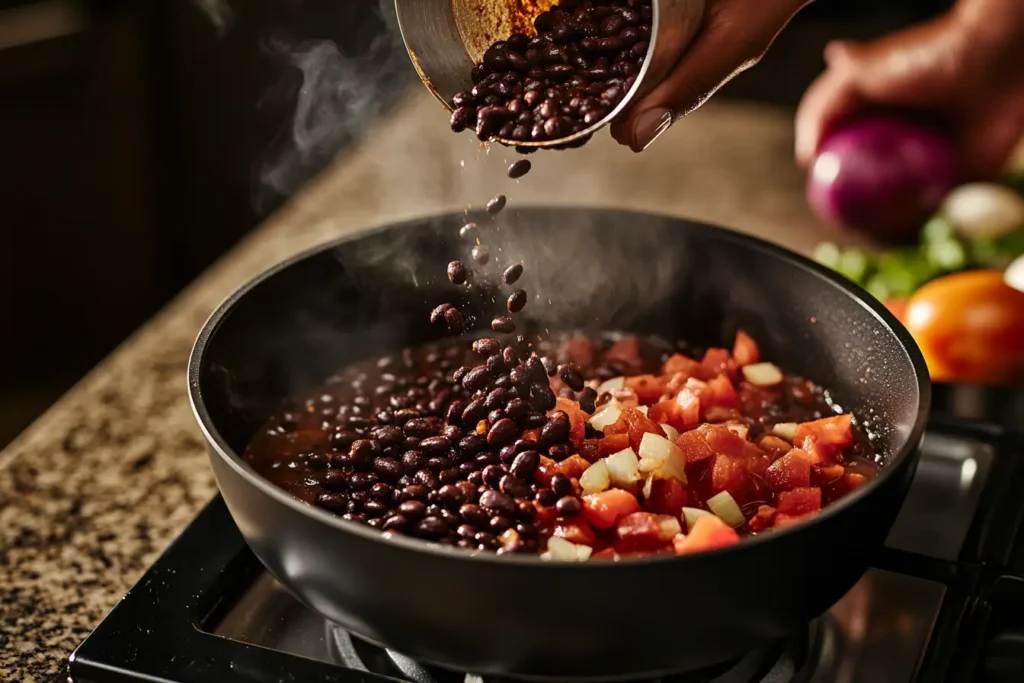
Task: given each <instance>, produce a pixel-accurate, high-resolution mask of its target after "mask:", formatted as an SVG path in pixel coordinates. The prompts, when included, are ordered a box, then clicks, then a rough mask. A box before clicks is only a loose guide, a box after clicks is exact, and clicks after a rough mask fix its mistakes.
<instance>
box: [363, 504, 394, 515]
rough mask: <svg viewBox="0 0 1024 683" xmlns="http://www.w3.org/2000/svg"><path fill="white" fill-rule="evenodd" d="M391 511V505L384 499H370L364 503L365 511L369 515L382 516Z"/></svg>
mask: <svg viewBox="0 0 1024 683" xmlns="http://www.w3.org/2000/svg"><path fill="white" fill-rule="evenodd" d="M390 511H391V508H390V506H388V504H387V503H385V502H384V501H382V500H368V501H366V502H365V503H363V512H365V513H366V516H367V517H382V516H384V515H386V514H387V513H388V512H390Z"/></svg>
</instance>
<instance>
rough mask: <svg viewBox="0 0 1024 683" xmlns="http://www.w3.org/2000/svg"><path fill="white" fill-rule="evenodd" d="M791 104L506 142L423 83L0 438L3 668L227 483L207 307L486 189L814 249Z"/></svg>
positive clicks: (42, 660)
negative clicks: (212, 410) (620, 131)
mask: <svg viewBox="0 0 1024 683" xmlns="http://www.w3.org/2000/svg"><path fill="white" fill-rule="evenodd" d="M791 129H792V124H791V113H790V112H788V111H780V110H774V109H765V108H761V107H756V106H742V105H736V104H713V105H709V106H708V107H706V108H704V109H703V110H701V111H700V112H698V113H697V114H695V115H694V116H692V117H691V118H689V119H687V120H685V121H683V122H680V123H679V124H677V125H676V126H675V128H674V129H673V130H671V131H669V133H668V134H666V136H665V137H664V138H663V139H662V140H660V141H659V142H658V143H657V144H656V145H655V146H654V147H652V148H651V149H650V150H649V151H648V152H646V153H644V154H642V155H634V154H632V153H630V152H629V151H627V150H625V149H622V148H620V147H618V146H616V145H615V144H614V143H613V142H612V141H611V140H610V138H608V137H607V136H601V137H600V139H598V140H595V141H593V142H592V143H591V144H589V145H587V146H586V147H585V148H583V149H582V150H578V151H573V152H557V153H540V154H536V155H534V156H533V157H531V158H532V159H533V161H534V169H533V171H532V172H531V173H530V174H529V175H527V176H526V177H525V178H523V179H522V180H520V181H518V182H516V181H511V180H509V179H508V178H506V177H505V176H504V168H505V166H506V165H507V163H508V161H510V160H511V158H512V155H511V154H509V152H508V151H507V150H504V149H501V148H495V149H493V150H491V151H490V152H486V151H484V150H482V149H481V148H480V146H479V145H478V144H477V143H476V141H475V140H474V139H472V136H470V135H468V134H467V135H462V136H458V137H456V136H454V135H452V134H451V133H450V132H449V131H448V130H447V125H446V123H445V119H444V117H443V115H442V114H441V112H440V111H439V109H438V108H437V105H436V104H435V103H434V102H433V100H431V99H430V98H429V97H428V96H427V95H426V94H425V93H423V94H420V93H417V94H416V95H415V96H413V97H412V98H411V99H410V100H409V101H408V102H407V103H406V105H405V106H403V107H402V108H401V109H400V110H399V111H398V112H396V113H395V115H394V116H392V117H391V118H390V119H389V120H387V121H386V122H384V125H382V127H381V128H380V129H378V130H377V131H376V132H375V133H374V134H372V135H371V136H370V137H369V138H368V139H367V140H366V141H365V142H364V143H363V144H362V145H361V146H360V147H359V148H358V149H356V150H354V151H352V152H350V153H348V154H347V155H346V156H345V157H344V158H341V159H339V160H338V162H337V163H336V164H335V165H334V166H333V167H332V168H331V169H329V170H328V171H327V172H325V173H324V174H322V175H321V176H320V178H319V179H318V180H317V181H316V182H315V183H313V184H312V185H311V186H310V187H308V188H307V189H306V191H305V192H304V193H303V194H302V195H301V196H299V197H297V198H296V199H295V200H294V201H293V202H292V203H291V204H290V205H288V206H287V207H286V208H285V209H283V210H282V211H280V212H279V213H278V214H276V215H275V216H273V217H272V218H271V219H270V220H268V221H267V222H266V224H265V225H263V226H262V227H260V228H259V229H258V230H256V231H255V232H254V233H253V234H252V235H251V236H250V237H249V238H247V239H246V240H244V241H243V242H242V243H241V244H239V245H238V246H237V247H236V248H235V249H234V250H233V251H232V252H231V253H230V254H228V255H227V256H226V257H225V258H224V259H222V260H221V261H220V262H219V263H218V264H216V265H215V266H214V267H213V268H212V269H211V270H210V271H208V272H207V273H206V274H205V275H204V276H202V277H201V278H200V279H198V280H197V281H196V282H195V283H193V284H192V285H191V286H190V287H189V288H188V289H187V290H186V291H185V292H183V293H182V294H181V296H179V297H178V298H177V299H176V300H175V301H174V302H173V303H172V304H171V305H169V306H168V307H167V308H166V309H165V310H163V311H162V312H161V313H160V314H159V315H157V316H156V317H155V318H154V319H153V320H152V321H151V322H149V323H148V324H147V325H146V326H145V327H143V328H142V329H141V330H140V331H139V332H138V333H136V334H135V335H134V336H132V337H131V338H130V339H128V340H127V341H126V342H125V343H124V344H123V345H122V346H121V347H120V348H119V349H118V350H117V351H116V352H115V353H113V354H112V355H111V356H110V357H109V358H108V359H107V360H106V361H104V362H103V363H102V364H101V365H99V366H98V367H97V368H96V369H95V370H94V371H93V372H92V373H91V374H90V375H89V376H88V377H86V378H85V379H84V380H83V381H82V382H81V383H80V384H79V385H78V386H76V387H75V388H74V389H72V390H71V391H70V392H69V393H68V394H67V395H66V396H64V398H63V399H61V400H60V401H59V402H58V403H57V404H56V405H54V406H53V407H52V408H51V409H50V410H49V411H48V412H47V413H46V414H45V415H44V416H43V417H42V418H40V419H39V420H38V421H37V422H36V423H35V424H34V425H33V426H32V427H31V428H29V429H28V430H27V431H26V432H25V433H24V434H23V435H22V436H21V437H19V438H18V439H17V440H16V441H15V442H14V443H12V444H11V445H10V446H9V447H8V448H7V449H5V450H4V451H3V452H2V453H0V551H2V563H3V566H2V572H3V573H2V575H0V616H2V619H0V680H4V681H26V682H31V681H41V680H45V679H47V678H48V677H49V676H50V675H51V674H53V673H56V672H57V671H58V669H59V667H60V665H61V663H62V661H63V660H64V659H65V658H66V656H67V655H68V654H69V653H70V651H71V650H72V649H73V648H74V647H75V646H76V645H77V644H78V643H79V642H81V640H82V639H83V638H85V636H86V635H87V634H88V633H89V632H90V631H91V630H92V628H93V627H94V626H95V624H96V623H97V622H98V621H99V620H100V619H101V618H102V617H103V616H104V614H105V613H106V612H107V610H108V609H110V607H112V606H113V605H114V603H115V602H117V600H118V599H119V598H120V596H121V595H122V594H123V593H124V592H125V591H127V590H128V588H130V587H131V586H132V584H133V583H134V582H135V581H136V580H137V579H138V578H139V576H140V575H141V574H142V572H143V571H144V570H145V568H146V567H147V566H149V564H150V563H151V562H153V560H154V559H155V558H156V557H157V556H158V555H159V553H160V552H161V551H162V550H163V549H164V548H165V547H166V546H167V544H168V543H169V542H170V541H171V540H172V539H173V538H174V537H175V536H176V535H177V534H178V533H179V532H180V531H181V530H182V529H183V528H184V527H185V526H186V525H187V524H188V523H189V521H190V520H191V519H192V518H193V516H194V515H195V514H196V513H197V512H198V511H199V510H200V508H201V507H202V506H203V505H204V504H205V503H206V502H207V501H208V500H209V499H210V498H211V497H212V496H213V495H214V494H215V493H216V486H215V484H214V481H213V475H212V473H211V471H210V469H209V466H208V464H207V460H206V455H205V452H204V450H203V446H202V443H201V440H200V437H199V431H198V428H197V427H196V426H195V425H194V423H193V419H192V414H191V410H190V408H189V402H188V398H187V395H186V385H185V366H186V362H187V359H188V354H189V351H190V349H191V345H192V341H193V339H194V337H195V335H196V332H197V331H198V329H199V327H200V325H201V324H202V322H203V320H204V319H205V317H206V316H207V315H208V314H209V313H210V312H211V311H212V309H213V308H214V306H216V304H217V303H218V302H219V301H220V300H221V299H222V298H223V297H224V296H226V295H227V294H228V293H229V292H230V291H231V290H232V289H234V288H235V287H237V286H238V285H240V284H242V283H243V282H244V281H245V280H247V279H248V278H250V277H251V276H253V275H255V274H257V273H258V272H260V271H261V270H263V269H265V268H267V267H269V266H271V265H273V264H274V263H275V262H277V261H280V260H281V259H283V258H285V257H287V256H290V255H292V254H294V253H295V252H297V251H300V250H302V249H305V248H307V247H310V246H312V245H314V244H317V243H319V242H322V241H325V240H327V239H330V238H334V237H338V236H342V235H345V234H348V233H352V232H354V231H357V230H359V229H361V228H364V227H369V226H371V225H375V224H380V223H385V222H390V221H392V220H397V219H404V218H409V217H412V216H415V215H421V214H426V213H433V212H437V211H442V210H452V209H462V208H464V207H465V206H466V205H467V204H468V203H470V202H472V203H475V204H482V203H483V202H484V201H486V200H487V199H488V198H490V197H491V196H493V195H494V194H495V193H497V192H499V191H501V192H505V193H506V194H507V195H508V197H509V209H507V210H509V211H514V210H515V208H516V206H522V205H525V204H561V205H565V204H574V205H600V206H609V207H621V208H635V209H643V210H648V211H658V212H664V213H671V214H677V215H684V216H689V217H693V218H699V219H703V220H707V221H711V222H715V223H720V224H723V225H728V226H731V227H734V228H736V229H739V230H742V231H745V232H750V233H755V234H759V235H762V236H765V237H768V238H770V239H774V240H776V241H778V242H780V243H782V244H784V245H787V246H789V247H791V248H795V249H797V250H800V251H805V252H806V251H808V250H810V249H811V248H812V247H813V245H814V243H815V242H816V241H817V239H819V238H820V237H821V228H820V226H819V225H818V224H817V223H816V221H815V220H814V219H813V218H812V217H811V215H810V214H809V212H808V210H807V208H806V207H805V205H804V203H803V199H802V184H803V177H802V174H801V173H800V172H799V171H797V170H796V169H795V168H794V167H793V164H792V161H791V158H792V152H791V149H792V130H791Z"/></svg>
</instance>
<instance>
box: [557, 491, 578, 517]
mask: <svg viewBox="0 0 1024 683" xmlns="http://www.w3.org/2000/svg"><path fill="white" fill-rule="evenodd" d="M555 509H556V510H558V514H560V515H561V516H562V517H575V516H576V515H578V514H580V513H581V512H583V504H582V503H580V499H579V498H577V497H576V496H564V497H562V498H559V499H558V502H557V503H555Z"/></svg>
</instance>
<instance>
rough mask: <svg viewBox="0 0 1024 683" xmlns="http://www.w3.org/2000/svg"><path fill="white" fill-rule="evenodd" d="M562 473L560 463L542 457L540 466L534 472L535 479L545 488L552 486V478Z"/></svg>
mask: <svg viewBox="0 0 1024 683" xmlns="http://www.w3.org/2000/svg"><path fill="white" fill-rule="evenodd" d="M559 472H561V469H560V468H559V467H558V463H557V462H555V461H554V460H552V459H551V458H548V457H545V456H543V455H542V456H540V464H539V465H537V469H535V470H534V471H533V478H534V479H535V480H537V482H539V483H541V484H544V485H545V486H550V485H551V477H553V476H555V475H556V474H558V473H559Z"/></svg>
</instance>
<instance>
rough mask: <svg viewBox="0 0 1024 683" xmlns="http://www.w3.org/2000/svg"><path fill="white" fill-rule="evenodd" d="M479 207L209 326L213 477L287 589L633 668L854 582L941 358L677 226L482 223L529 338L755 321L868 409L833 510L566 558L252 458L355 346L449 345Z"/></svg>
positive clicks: (477, 653)
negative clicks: (623, 557)
mask: <svg viewBox="0 0 1024 683" xmlns="http://www.w3.org/2000/svg"><path fill="white" fill-rule="evenodd" d="M465 220H466V217H465V216H463V215H462V214H457V215H451V216H443V217H437V218H431V219H424V220H420V221H413V222H411V223H408V224H404V225H399V226H390V227H386V228H383V229H380V230H376V231H371V232H369V233H367V234H365V235H363V236H361V237H359V238H357V239H353V240H346V241H343V242H339V243H337V244H335V245H328V246H326V247H324V248H321V249H319V250H316V251H314V252H312V253H310V254H307V255H304V256H302V257H300V258H298V259H295V260H293V261H291V262H289V263H286V264H284V265H282V266H281V267H279V268H277V269H275V270H273V271H271V272H270V273H268V274H267V275H265V276H263V277H262V278H259V279H257V280H256V281H255V282H254V283H250V285H248V286H246V287H244V288H242V290H240V291H239V292H238V293H236V294H235V295H234V296H233V297H231V298H230V299H229V300H228V301H227V302H225V304H224V305H223V306H222V307H221V308H220V309H219V310H218V311H217V312H216V313H215V314H214V315H213V316H212V317H211V319H210V321H209V322H208V323H207V325H206V327H205V328H204V330H203V332H202V334H201V335H200V338H199V340H198V342H197V345H196V349H195V352H194V354H193V358H192V363H191V364H190V384H191V391H192V398H193V401H194V404H195V406H196V411H197V415H198V417H199V420H200V423H201V424H202V426H203V428H204V430H205V432H206V434H207V437H208V440H209V443H210V448H211V462H212V463H213V466H214V470H215V472H216V474H217V479H218V484H219V485H220V487H221V491H222V493H223V494H224V497H225V500H226V502H227V504H228V507H229V509H230V510H231V512H232V514H233V516H234V518H235V520H236V522H237V523H238V525H239V528H240V529H241V531H242V533H243V534H244V535H245V536H246V538H247V539H248V541H249V543H250V545H251V546H252V547H253V549H254V551H255V552H256V554H257V555H258V556H259V557H260V559H261V560H262V561H263V562H264V564H266V565H267V566H268V568H269V569H270V570H271V571H272V572H273V573H274V574H275V575H276V576H277V577H278V578H279V579H280V580H281V581H282V583H283V584H284V585H285V586H286V587H288V588H289V589H290V590H291V591H292V592H293V593H295V594H296V595H297V596H298V597H299V598H300V599H302V600H303V601H304V602H306V603H307V604H309V605H310V606H312V607H313V608H314V609H317V610H319V611H320V612H321V613H323V614H324V615H326V616H327V617H329V618H330V619H332V620H333V621H336V622H338V623H339V624H341V625H342V626H344V627H346V628H348V629H350V630H352V631H354V632H355V633H357V634H361V635H362V636H364V637H366V638H368V639H370V640H374V641H376V642H380V643H384V644H386V645H388V646H391V647H393V648H394V649H396V650H398V651H400V652H403V653H405V654H407V655H410V656H413V657H417V658H420V659H423V660H426V661H429V662H433V663H437V664H441V665H444V666H449V667H451V668H456V669H460V670H469V671H474V672H479V673H500V674H505V675H509V674H511V675H516V676H521V677H543V678H591V679H621V678H632V677H637V676H642V675H650V674H652V673H662V672H670V671H680V670H689V669H693V668H695V667H699V666H703V665H707V664H710V663H713V662H716V661H721V660H723V659H725V658H728V657H729V656H732V655H735V654H737V653H738V652H740V651H742V650H744V649H746V648H749V647H752V646H753V645H756V644H759V643H761V642H763V641H764V640H766V639H771V638H774V637H780V636H782V635H784V634H785V633H787V632H789V631H790V630H792V629H793V628H796V627H798V626H799V625H801V624H803V623H806V621H807V620H809V619H811V618H813V617H815V616H817V615H818V614H820V613H821V612H823V611H824V610H825V609H827V608H828V607H829V606H830V605H831V604H832V603H834V602H835V601H836V600H837V599H838V598H839V597H841V596H842V595H843V594H844V593H845V592H846V591H847V590H848V589H849V588H850V587H851V586H852V585H853V584H854V583H855V582H856V580H857V579H858V578H859V576H860V575H861V574H862V573H863V571H864V569H865V568H866V567H867V565H868V563H869V561H870V559H871V553H872V552H874V550H876V549H877V547H879V546H880V545H881V543H882V541H883V539H884V537H885V535H886V533H887V532H888V528H889V527H890V526H891V524H892V520H893V518H894V516H895V514H896V512H897V510H898V507H899V505H900V503H901V502H902V498H903V495H904V493H905V491H906V487H907V485H908V484H909V480H910V477H911V476H912V474H913V471H914V467H915V466H916V451H917V448H918V447H919V443H920V438H921V434H922V430H923V422H924V416H925V414H926V412H927V406H928V397H929V388H928V381H927V374H926V371H925V369H924V363H923V360H922V359H921V357H920V354H919V353H918V352H917V349H916V347H914V345H913V342H912V341H911V339H910V337H909V335H908V334H907V333H906V331H905V330H903V328H902V327H901V326H899V324H898V323H896V321H895V320H894V319H893V318H892V316H891V315H889V314H888V312H887V311H885V310H884V308H883V307H881V306H880V305H879V304H878V303H877V302H874V301H872V300H870V299H869V298H865V297H866V295H864V294H863V292H861V291H860V290H858V289H856V288H855V287H854V286H852V285H851V284H850V283H847V282H845V281H843V280H841V279H840V278H838V277H837V276H835V275H834V274H831V273H829V272H827V271H826V270H824V269H822V268H819V267H817V266H816V265H814V264H812V263H810V262H808V261H806V260H804V259H801V258H799V257H796V256H793V255H791V254H789V253H788V252H785V251H783V250H781V249H777V248H775V247H771V246H768V245H766V244H764V243H762V242H759V241H757V240H753V239H750V238H747V237H742V236H739V235H736V234H734V233H730V232H727V231H723V230H720V229H717V228H713V227H710V226H706V225H702V224H697V223H692V222H688V221H684V220H680V219H676V218H668V217H660V216H653V215H647V214H638V213H629V212H617V211H601V210H579V209H528V210H522V211H517V212H506V213H505V214H502V215H500V216H499V217H498V219H496V220H494V221H493V222H492V220H491V219H490V218H489V217H480V222H481V223H482V224H485V225H486V226H487V227H486V230H488V236H487V244H488V246H489V247H490V248H491V254H492V262H493V268H494V269H495V272H496V273H497V272H500V270H501V268H503V267H504V266H505V265H508V264H509V263H512V262H514V261H522V262H523V263H524V264H525V266H526V273H525V274H524V275H523V277H522V279H521V280H520V282H519V283H517V286H522V287H523V288H524V289H526V291H527V292H529V293H531V295H539V297H540V299H539V300H538V299H534V298H531V301H530V303H529V304H528V305H527V307H526V309H525V311H524V313H525V314H526V317H527V318H528V319H529V325H530V333H531V334H546V333H547V331H552V332H553V331H556V330H565V329H573V328H583V329H589V330H593V331H600V330H608V329H620V330H628V331H632V332H643V333H656V334H660V335H661V336H664V337H666V338H669V339H675V338H682V339H686V340H688V341H690V342H692V343H694V344H698V345H715V344H718V345H722V344H727V343H728V342H729V341H731V339H732V337H733V335H734V334H735V331H736V329H737V328H738V327H742V328H743V329H744V330H746V331H748V332H749V333H750V334H751V335H752V336H754V338H755V339H757V341H758V343H759V345H760V346H761V348H762V351H763V355H764V356H765V357H766V358H768V359H771V360H773V361H774V362H776V363H777V364H778V365H780V366H781V367H783V368H784V369H785V370H787V371H788V372H791V373H796V374H801V375H804V376H807V377H809V378H811V379H814V380H815V381H817V382H819V383H820V384H822V385H824V386H825V387H827V388H829V389H831V390H832V392H833V395H834V396H835V398H836V400H837V401H838V403H839V404H840V405H842V406H843V407H844V408H846V409H848V410H852V411H854V412H855V413H856V414H858V415H860V416H864V417H865V418H867V421H868V423H869V425H870V429H871V430H872V432H873V433H874V434H875V437H876V440H877V443H878V447H879V449H880V450H881V451H882V452H883V453H886V454H888V459H889V462H888V465H887V467H886V468H884V469H883V472H882V473H881V474H880V476H879V477H878V479H877V480H876V481H874V482H872V484H871V485H869V486H867V487H865V488H864V489H862V490H861V491H859V492H857V493H855V494H853V495H852V496H850V497H849V498H848V499H845V500H843V501H841V502H840V503H838V504H836V505H834V506H832V507H830V508H829V509H827V510H826V511H824V512H823V514H822V515H821V516H820V517H819V518H818V519H817V520H816V521H814V522H812V523H808V524H804V525H801V526H798V527H796V528H794V529H791V530H787V531H784V532H779V533H774V534H770V535H767V536H764V537H761V538H758V539H752V540H748V541H746V542H744V543H743V544H741V545H740V546H738V547H736V548H733V549H728V550H726V551H718V552H713V553H707V554H705V555H703V556H692V557H684V558H664V559H654V560H636V561H627V562H622V563H617V564H611V563H591V564H590V565H581V566H555V565H552V564H549V563H542V562H540V561H539V560H537V559H536V558H520V557H501V558H496V557H494V556H481V557H468V556H467V555H466V554H464V553H462V552H457V551H452V550H448V549H445V548H441V547H439V546H435V545H431V544H427V543H425V542H421V541H417V540H412V539H394V540H385V539H382V538H381V537H380V535H379V534H378V532H376V531H373V530H371V529H368V528H365V527H361V526H358V525H355V524H351V523H346V522H344V521H343V520H340V519H339V518H337V517H333V516H331V515H329V514H328V513H326V512H324V511H321V510H317V509H313V508H312V507H310V506H307V505H305V504H303V503H301V502H299V501H297V500H295V499H292V498H291V497H290V496H288V495H287V494H285V493H284V492H283V491H280V490H277V489H275V488H274V487H273V486H271V485H270V484H269V483H267V482H265V481H264V480H262V479H260V478H259V477H258V476H257V475H255V474H254V473H253V472H252V471H251V470H250V469H249V468H248V467H247V466H246V465H244V464H243V463H242V462H241V460H240V459H239V458H238V456H237V453H240V452H242V450H243V449H244V447H245V445H246V443H247V442H248V440H249V439H250V437H251V436H252V435H253V434H254V432H255V430H256V429H257V428H258V427H259V426H260V425H261V424H262V423H263V422H264V421H265V420H266V419H267V417H268V416H269V415H270V413H271V412H272V411H273V410H274V409H275V407H276V406H277V405H278V404H279V402H280V401H281V400H282V399H284V398H286V397H287V396H289V395H292V394H294V393H295V392H299V391H301V390H302V389H304V388H307V387H311V386H314V385H315V384H317V383H318V382H320V381H322V380H323V379H324V378H325V377H326V376H328V375H329V374H331V373H332V372H334V371H336V370H337V369H338V368H340V367H342V366H344V365H346V364H348V363H351V362H353V361H356V360H360V359H363V358H367V357H371V356H377V355H381V354H383V353H387V352H391V351H396V350H400V349H401V348H403V347H406V346H415V345H419V344H423V343H426V342H429V341H432V340H436V339H438V338H440V332H441V331H440V330H438V329H436V328H432V327H431V326H430V325H429V322H428V320H427V316H428V312H429V310H430V309H431V308H432V307H433V306H435V305H437V304H439V303H442V302H445V301H453V300H454V299H453V297H454V296H462V297H471V296H472V295H469V294H467V293H466V290H465V289H464V288H463V289H461V290H460V289H459V288H456V287H454V286H452V285H451V284H450V283H448V281H447V279H446V277H445V272H444V268H445V264H446V263H447V262H448V261H449V260H451V259H453V258H465V255H466V252H467V251H468V247H469V245H467V244H465V243H464V242H462V241H461V240H460V239H459V237H458V227H459V226H460V225H461V224H462V223H463V222H464V221H465ZM502 299H503V298H502V297H499V298H498V300H499V302H500V301H501V300H502ZM549 299H550V303H548V300H549ZM462 302H463V303H464V304H466V305H468V306H471V307H473V306H475V307H476V308H477V309H478V311H479V313H480V315H481V320H482V321H487V320H489V319H490V317H489V315H490V314H493V312H494V311H495V310H496V307H495V306H494V305H493V304H491V303H489V302H488V301H486V300H484V299H483V298H481V297H476V298H475V299H473V298H464V299H463V300H462ZM663 641H670V642H671V643H672V644H671V646H667V645H665V644H664V642H663ZM659 643H661V644H659Z"/></svg>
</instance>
